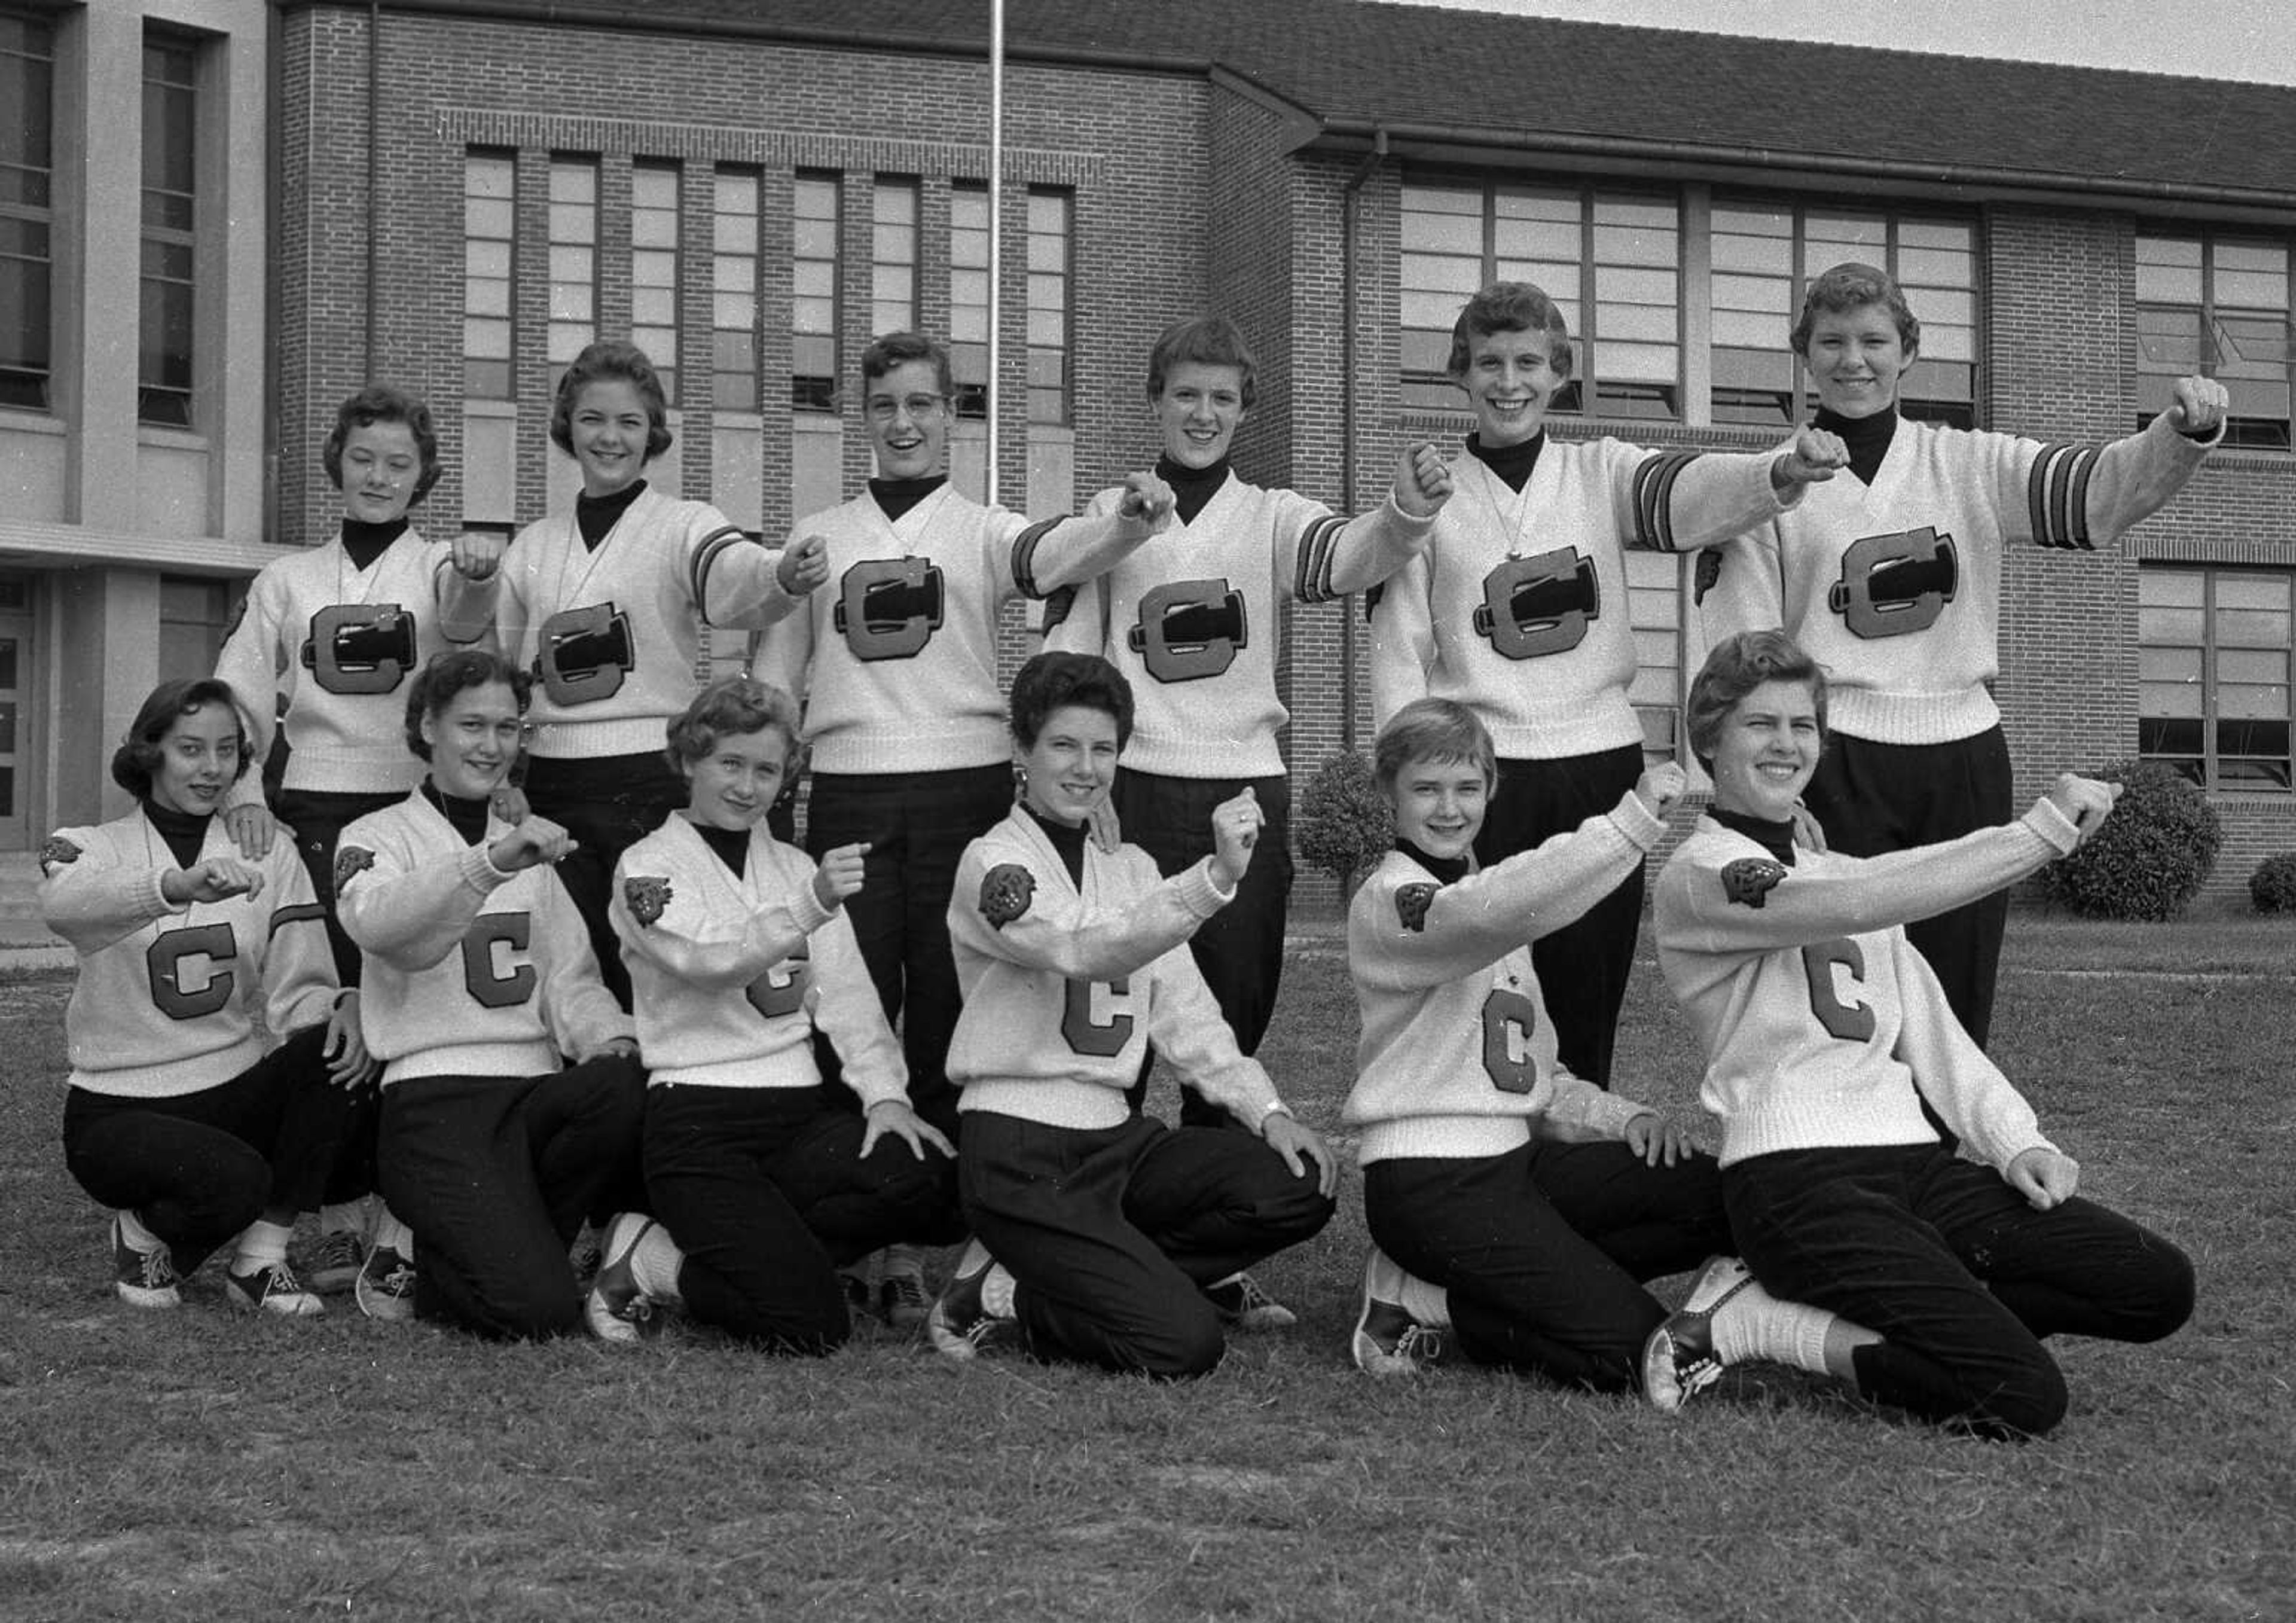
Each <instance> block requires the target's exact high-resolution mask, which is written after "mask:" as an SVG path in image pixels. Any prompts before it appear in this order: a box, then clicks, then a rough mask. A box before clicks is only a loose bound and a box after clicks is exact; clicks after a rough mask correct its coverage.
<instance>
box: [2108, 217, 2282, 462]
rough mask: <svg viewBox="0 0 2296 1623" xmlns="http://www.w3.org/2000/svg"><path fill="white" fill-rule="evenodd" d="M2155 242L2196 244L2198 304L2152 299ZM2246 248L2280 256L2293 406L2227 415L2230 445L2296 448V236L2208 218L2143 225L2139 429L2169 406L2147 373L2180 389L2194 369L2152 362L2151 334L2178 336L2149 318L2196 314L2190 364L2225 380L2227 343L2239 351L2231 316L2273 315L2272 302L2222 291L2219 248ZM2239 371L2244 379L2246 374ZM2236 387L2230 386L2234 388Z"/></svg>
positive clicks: (2139, 242)
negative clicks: (2231, 297)
mask: <svg viewBox="0 0 2296 1623" xmlns="http://www.w3.org/2000/svg"><path fill="white" fill-rule="evenodd" d="M2148 241H2149V242H2155V243H2162V244H2167V243H2176V244H2185V245H2190V246H2193V247H2194V248H2195V249H2197V250H2198V257H2199V264H2198V266H2196V267H2195V268H2196V269H2197V271H2198V274H2199V278H2200V294H2201V299H2200V303H2199V304H2197V305H2185V304H2184V303H2181V302H2169V301H2167V300H2163V299H2147V298H2146V297H2145V296H2144V280H2145V273H2146V269H2147V264H2148V262H2147V260H2146V258H2145V251H2144V250H2145V244H2146V242H2148ZM2244 247H2255V248H2263V249H2268V250H2273V251H2275V252H2276V253H2277V254H2278V255H2279V257H2280V260H2281V266H2280V280H2281V304H2280V308H2279V311H2278V316H2279V327H2280V332H2279V337H2280V347H2281V350H2282V354H2281V360H2280V372H2279V380H2278V382H2279V387H2280V389H2281V390H2282V391H2283V394H2284V399H2285V401H2286V406H2285V409H2284V414H2283V415H2281V416H2279V417H2276V418H2275V417H2258V416H2253V415H2248V414H2237V413H2235V414H2230V415H2228V416H2227V417H2226V423H2225V438H2224V443H2225V445H2226V446H2227V447H2234V448H2237V449H2241V450H2251V451H2291V450H2296V238H2292V237H2291V236H2289V235H2287V234H2281V235H2275V234H2272V233H2269V232H2264V231H2242V230H2239V229H2236V228H2224V227H2218V226H2211V225H2201V226H2197V227H2195V228H2194V230H2192V231H2190V232H2176V233H2170V232H2163V231H2149V232H2148V231H2146V230H2144V229H2143V228H2142V227H2141V226H2140V227H2139V229H2138V230H2137V232H2136V238H2135V242H2134V245H2133V250H2132V251H2133V253H2134V255H2135V277H2134V282H2135V286H2136V295H2135V300H2134V303H2135V315H2136V356H2135V357H2134V362H2135V376H2136V398H2135V399H2134V400H2133V401H2132V402H2131V405H2132V406H2133V407H2134V411H2133V413H2132V416H2133V420H2134V422H2136V427H2137V428H2138V429H2140V430H2141V429H2143V428H2144V426H2145V425H2146V424H2147V423H2149V422H2152V421H2153V418H2154V417H2156V416H2158V415H2160V413H2161V409H2163V407H2162V406H2153V405H2151V403H2150V401H2149V400H2148V397H2149V396H2150V395H2151V394H2152V393H2153V390H2152V389H2150V388H2148V384H2147V380H2149V379H2161V380H2164V381H2166V383H2167V385H2168V386H2169V387H2170V388H2173V387H2174V381H2175V380H2176V379H2177V378H2179V377H2183V376H2185V375H2187V373H2186V372H2185V370H2184V369H2182V368H2181V367H2178V366H2175V365H2169V366H2161V367H2154V366H2149V365H2146V359H2147V357H2146V353H2145V351H2146V348H2147V343H2146V340H2147V339H2148V337H2154V336H2157V337H2160V338H2163V339H2166V338H2170V337H2172V336H2174V334H2173V332H2172V331H2171V330H2170V329H2169V328H2166V327H2151V326H2148V324H2147V323H2148V318H2151V319H2156V320H2157V319H2158V318H2159V317H2160V316H2163V315H2166V314H2169V313H2171V312H2174V313H2177V314H2179V315H2185V316H2190V317H2191V319H2192V322H2193V327H2192V331H2191V332H2190V334H2189V336H2190V337H2191V338H2192V340H2193V351H2192V365H2191V370H2192V371H2194V372H2197V373H2200V374H2201V375H2202V376H2203V377H2210V378H2217V379H2218V381H2224V379H2223V377H2222V375H2221V372H2220V369H2221V368H2222V367H2223V365H2224V364H2225V355H2226V350H2227V349H2228V348H2233V349H2235V350H2236V347H2235V345H2234V344H2233V343H2232V342H2231V340H2230V338H2229V335H2228V334H2227V333H2226V326H2225V324H2226V321H2227V320H2230V321H2243V322H2246V321H2258V320H2269V319H2270V316H2271V314H2272V312H2270V311H2269V310H2268V309H2267V307H2262V306H2248V305H2240V304H2230V305H2227V304H2225V303H2222V302H2220V301H2219V300H2218V297H2217V289H2218V282H2219V269H2218V258H2219V251H2220V250H2223V249H2226V248H2234V249H2238V248H2244ZM2152 263H2154V264H2160V265H2163V266H2166V265H2167V264H2168V263H2169V262H2168V261H2167V260H2165V259H2159V260H2154V261H2153V262H2152ZM2254 274H2255V273H2253V272H2252V271H2243V270H2240V269H2238V268H2233V269H2229V270H2226V271H2225V272H2224V273H2223V275H2225V276H2227V277H2230V276H2239V275H2254ZM2234 375H2235V378H2237V377H2239V375H2240V374H2238V373H2235V374H2234ZM2230 386H2231V385H2227V387H2230Z"/></svg>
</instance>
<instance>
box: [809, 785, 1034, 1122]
mask: <svg viewBox="0 0 2296 1623" xmlns="http://www.w3.org/2000/svg"><path fill="white" fill-rule="evenodd" d="M1012 809H1013V769H1012V768H1011V767H1010V766H1005V765H1002V764H999V765H997V766H961V767H958V768H956V769H955V770H953V771H948V772H911V773H836V772H816V773H815V774H814V775H813V798H812V800H811V802H810V804H809V806H808V810H807V813H806V830H805V848H806V850H807V851H808V853H809V854H810V855H812V856H813V857H816V859H817V858H819V857H821V856H822V854H823V853H824V852H826V851H829V850H831V849H833V848H836V847H838V846H840V845H851V844H854V843H855V842H856V841H859V840H865V841H867V842H868V845H869V855H868V856H867V857H865V859H864V863H863V870H864V872H863V880H862V886H861V889H860V892H859V893H858V894H857V895H855V896H851V897H849V898H846V902H845V916H846V917H847V918H849V919H850V920H851V921H852V922H853V934H854V938H855V939H856V940H857V941H858V942H859V943H860V947H861V956H862V959H863V960H864V961H865V963H867V964H868V965H869V978H870V979H871V980H874V981H875V982H876V983H877V996H878V998H879V1000H880V1001H881V1003H882V1004H884V1008H885V1019H886V1021H887V1022H888V1023H889V1024H890V1025H891V1026H892V1027H893V1028H894V1029H896V1030H898V1032H899V1033H900V1034H901V1053H902V1057H903V1058H905V1059H906V1061H907V1062H908V1066H909V1102H910V1104H911V1106H912V1107H913V1108H914V1110H915V1111H916V1112H917V1114H918V1115H920V1116H922V1117H923V1118H924V1119H926V1120H927V1121H930V1122H931V1123H932V1124H933V1126H935V1127H939V1129H940V1130H941V1131H942V1132H943V1133H946V1134H947V1135H948V1136H949V1139H950V1141H951V1142H952V1143H954V1142H955V1138H956V1090H955V1088H953V1087H951V1086H949V1083H948V1043H949V1038H950V1037H952V1036H954V1035H955V1031H956V1017H957V1013H958V1012H959V1011H960V1010H961V1009H962V1008H963V1007H964V998H963V997H962V996H960V995H959V994H958V991H957V988H956V961H955V959H954V958H952V957H951V956H950V955H949V947H948V901H949V893H950V892H951V891H952V890H954V889H955V888H956V865H957V859H958V858H960V857H963V856H964V848H965V847H966V846H968V845H971V844H972V842H973V841H974V840H978V839H979V838H980V836H981V835H983V834H985V833H987V832H988V831H989V830H990V829H991V828H994V827H995V826H996V824H997V822H998V821H999V820H1000V819H1001V818H1003V817H1004V816H1005V814H1006V813H1007V812H1009V811H1011V810H1012ZM816 1046H817V1047H820V1046H825V1045H816Z"/></svg>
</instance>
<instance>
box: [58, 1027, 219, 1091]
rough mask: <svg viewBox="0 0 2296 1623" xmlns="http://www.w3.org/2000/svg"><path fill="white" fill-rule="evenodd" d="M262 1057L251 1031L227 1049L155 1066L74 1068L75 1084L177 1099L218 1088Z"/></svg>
mask: <svg viewBox="0 0 2296 1623" xmlns="http://www.w3.org/2000/svg"><path fill="white" fill-rule="evenodd" d="M262 1057H263V1040H262V1039H261V1038H260V1037H255V1036H253V1035H252V1034H250V1035H249V1036H247V1037H242V1038H241V1039H240V1040H239V1041H238V1042H236V1043H234V1044H233V1045H231V1046H230V1047H228V1048H218V1049H217V1050H216V1051H215V1052H214V1053H202V1054H195V1055H193V1056H192V1057H191V1058H190V1059H176V1060H163V1061H161V1062H160V1063H158V1064H156V1065H121V1066H115V1067H112V1068H110V1069H108V1070H81V1069H79V1068H78V1067H75V1068H74V1069H73V1070H72V1074H71V1085H72V1086H74V1087H79V1088H86V1090H87V1091H88V1092H89V1093H91V1094H105V1095H107V1096H108V1097H111V1098H114V1099H180V1098H182V1097H183V1096H184V1094H200V1093H205V1092H206V1091H207V1090H208V1089H209V1088H211V1087H221V1086H223V1085H224V1084H225V1083H226V1082H228V1081H230V1080H231V1079H232V1078H234V1077H235V1076H237V1075H239V1073H240V1072H241V1071H242V1070H246V1069H247V1068H248V1067H249V1066H250V1065H252V1064H254V1063H255V1062H257V1061H258V1060H259V1059H261V1058H262Z"/></svg>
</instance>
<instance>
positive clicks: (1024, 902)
mask: <svg viewBox="0 0 2296 1623" xmlns="http://www.w3.org/2000/svg"><path fill="white" fill-rule="evenodd" d="M1211 861H1212V859H1211V858H1210V857H1205V858H1204V859H1203V860H1202V861H1201V862H1200V863H1198V864H1196V865H1194V866H1193V867H1191V868H1188V869H1185V870H1184V871H1183V872H1181V873H1176V874H1174V875H1173V876H1172V877H1171V878H1169V879H1168V880H1165V881H1162V882H1161V883H1160V884H1159V885H1157V886H1156V887H1155V888H1154V889H1152V890H1150V891H1149V892H1148V893H1147V894H1146V895H1144V896H1143V897H1141V898H1138V899H1137V900H1136V901H1135V902H1134V903H1133V904H1132V905H1131V906H1128V907H1126V908H1124V909H1123V910H1121V911H1120V912H1119V911H1109V912H1103V911H1099V910H1095V909H1092V908H1087V906H1084V904H1083V903H1082V902H1081V901H1079V900H1078V899H1077V898H1076V897H1075V895H1074V893H1073V892H1072V891H1071V890H1070V889H1069V888H1068V887H1067V885H1066V884H1065V883H1064V882H1054V876H1053V875H1051V874H1049V873H1042V872H1039V871H1038V870H1037V867H1036V866H1035V865H1034V863H1033V862H1031V861H1028V860H1023V859H1022V854H1021V852H1020V851H1019V850H1017V849H1015V848H1011V847H1008V846H1005V845H1001V844H998V845H992V844H991V842H990V841H989V840H987V839H981V840H974V841H973V842H972V844H971V845H969V846H967V847H966V848H965V851H964V859H963V860H962V861H961V862H959V863H958V865H957V870H956V886H955V889H954V890H953V891H952V892H951V893H950V896H949V901H948V929H949V935H950V938H951V939H952V940H955V941H957V942H961V943H962V944H963V945H964V946H966V947H971V948H972V949H973V950H974V951H976V952H979V953H980V954H982V955H984V956H987V957H990V958H998V959H1002V960H1004V961H1005V963H1017V964H1019V965H1021V967H1022V968H1024V969H1031V970H1046V971H1051V972H1053V973H1054V974H1057V975H1062V976H1065V977H1067V978H1069V979H1071V980H1117V979H1118V978H1119V977H1121V976H1126V975H1130V974H1134V973H1136V972H1137V971H1140V970H1142V969H1144V968H1145V967H1146V966H1147V965H1149V964H1150V963H1154V962H1155V961H1156V959H1158V958H1159V957H1161V956H1162V955H1164V954H1165V953H1167V952H1169V951H1170V950H1171V949H1172V948H1173V947H1177V946H1178V945H1179V944H1180V943H1182V942H1183V941H1185V940H1186V939H1188V938H1189V937H1190V936H1193V934H1195V933H1196V930H1197V928H1198V927H1199V926H1200V925H1201V924H1202V923H1203V922H1204V921H1205V920H1206V919H1208V918H1210V917H1211V916H1212V914H1215V913H1218V911H1219V910H1220V909H1221V908H1222V907H1224V906H1226V905H1227V904H1228V903H1229V902H1230V901H1232V900H1233V899H1234V896H1235V892H1234V891H1233V890H1226V891H1224V890H1221V889H1219V888H1218V886H1217V885H1215V884H1214V883H1213V881H1212V877H1211Z"/></svg>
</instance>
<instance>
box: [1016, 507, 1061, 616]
mask: <svg viewBox="0 0 2296 1623" xmlns="http://www.w3.org/2000/svg"><path fill="white" fill-rule="evenodd" d="M1059 523H1060V521H1059V520H1058V519H1045V520H1042V521H1039V522H1037V523H1035V524H1031V525H1029V528H1028V529H1024V530H1022V531H1021V535H1020V538H1019V539H1018V540H1016V541H1014V542H1013V585H1014V586H1017V587H1019V588H1020V591H1021V596H1023V597H1025V598H1027V599H1029V601H1030V602H1042V601H1043V600H1044V596H1045V594H1044V593H1042V592H1041V591H1039V590H1037V543H1038V542H1039V541H1042V540H1043V539H1044V538H1045V537H1046V536H1048V535H1050V534H1051V533H1052V532H1053V530H1054V528H1055V527H1057V526H1058V525H1059Z"/></svg>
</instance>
